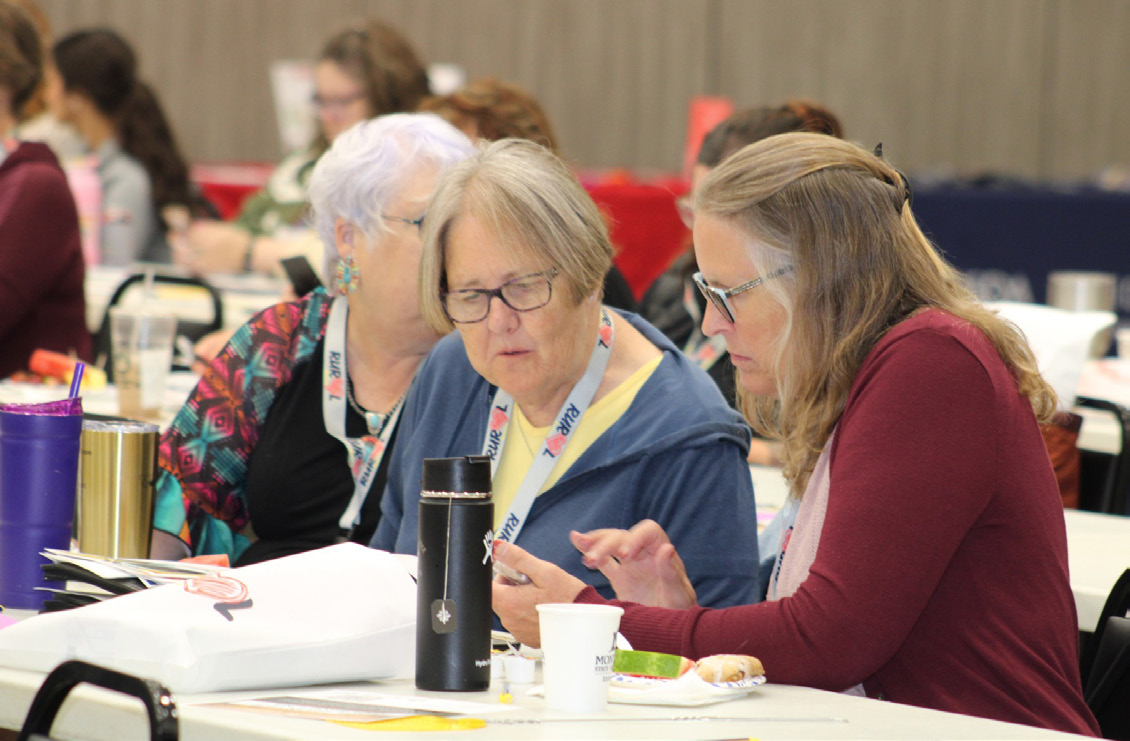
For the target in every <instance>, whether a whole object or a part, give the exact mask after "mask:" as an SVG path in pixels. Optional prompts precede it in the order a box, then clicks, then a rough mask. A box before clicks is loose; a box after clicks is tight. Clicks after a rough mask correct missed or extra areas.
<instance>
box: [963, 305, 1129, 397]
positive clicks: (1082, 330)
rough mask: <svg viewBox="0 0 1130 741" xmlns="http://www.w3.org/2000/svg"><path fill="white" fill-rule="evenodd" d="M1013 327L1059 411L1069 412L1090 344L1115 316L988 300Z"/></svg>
mask: <svg viewBox="0 0 1130 741" xmlns="http://www.w3.org/2000/svg"><path fill="white" fill-rule="evenodd" d="M985 305H986V306H987V307H988V308H990V309H993V310H995V311H996V312H997V313H998V314H999V315H1000V316H1001V318H1003V319H1007V320H1008V321H1010V322H1012V323H1013V324H1015V325H1016V326H1017V327H1019V328H1020V331H1021V332H1023V333H1024V336H1025V337H1026V338H1027V339H1028V345H1029V346H1030V347H1031V348H1032V353H1033V354H1034V355H1035V356H1036V365H1037V367H1038V368H1039V370H1040V375H1042V376H1043V377H1044V380H1046V381H1047V382H1048V383H1050V384H1051V386H1052V388H1054V389H1055V393H1056V395H1057V396H1059V408H1060V409H1070V408H1071V407H1072V406H1074V403H1075V397H1076V396H1077V395H1078V389H1079V378H1080V376H1081V375H1082V374H1083V365H1084V364H1085V363H1086V362H1087V360H1088V358H1089V355H1090V349H1091V345H1092V344H1093V343H1094V341H1095V337H1096V336H1097V335H1098V334H1099V333H1100V332H1102V331H1104V330H1106V329H1109V328H1110V327H1112V326H1114V323H1115V322H1117V321H1118V316H1117V315H1115V314H1114V313H1113V312H1110V311H1068V310H1066V309H1057V308H1054V307H1051V306H1043V305H1042V304H1022V303H1017V302H1013V301H989V302H986V304H985Z"/></svg>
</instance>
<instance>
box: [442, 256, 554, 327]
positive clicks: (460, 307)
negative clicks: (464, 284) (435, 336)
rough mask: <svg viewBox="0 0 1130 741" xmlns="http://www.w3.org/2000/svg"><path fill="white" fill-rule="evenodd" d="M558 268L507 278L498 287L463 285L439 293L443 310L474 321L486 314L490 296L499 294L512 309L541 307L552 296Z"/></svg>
mask: <svg viewBox="0 0 1130 741" xmlns="http://www.w3.org/2000/svg"><path fill="white" fill-rule="evenodd" d="M557 272H558V271H557V268H550V269H549V270H543V271H542V272H540V273H530V274H529V275H521V276H518V277H517V278H513V279H511V280H508V281H506V282H505V283H503V284H502V285H501V286H499V287H498V288H464V289H461V290H458V291H444V292H443V293H442V294H440V300H441V301H443V311H444V313H445V314H447V318H448V319H450V320H451V321H453V322H455V323H456V324H474V323H475V322H481V321H482V320H484V319H486V318H487V314H489V313H490V300H491V299H492V298H498V299H499V300H501V301H502V303H504V304H506V305H507V306H509V307H510V308H511V309H513V310H514V311H533V310H534V309H540V308H541V307H543V306H545V305H546V304H548V303H549V300H550V299H551V298H553V279H554V278H556V277H557Z"/></svg>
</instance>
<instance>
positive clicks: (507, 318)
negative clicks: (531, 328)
mask: <svg viewBox="0 0 1130 741" xmlns="http://www.w3.org/2000/svg"><path fill="white" fill-rule="evenodd" d="M488 301H489V302H490V303H489V304H487V318H486V319H485V320H484V321H486V323H487V328H488V329H490V331H492V332H495V333H497V334H506V333H508V332H513V331H514V329H515V328H516V327H517V325H518V312H516V311H514V310H513V309H511V308H510V307H509V306H507V305H506V302H505V301H503V300H502V299H501V298H499V297H498V296H491V297H490V298H489V299H488Z"/></svg>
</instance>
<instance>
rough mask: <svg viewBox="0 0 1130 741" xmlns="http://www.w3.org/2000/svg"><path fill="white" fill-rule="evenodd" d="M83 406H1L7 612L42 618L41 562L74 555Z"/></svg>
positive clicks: (0, 584) (1, 587)
mask: <svg viewBox="0 0 1130 741" xmlns="http://www.w3.org/2000/svg"><path fill="white" fill-rule="evenodd" d="M81 439H82V401H81V399H64V400H62V401H56V402H49V403H46V404H2V405H0V605H4V606H5V607H10V608H14V609H21V610H39V609H40V608H42V606H43V602H44V600H45V599H47V598H48V597H49V596H50V594H49V593H48V592H43V591H36V587H43V586H55V587H58V586H61V585H60V584H58V583H52V582H45V581H44V579H43V570H42V569H41V566H42V565H43V564H45V563H48V561H47V560H46V559H45V558H43V557H42V556H40V555H39V553H40V551H42V550H44V549H46V548H58V549H62V550H67V549H68V548H70V544H71V530H72V527H73V523H74V516H75V489H76V486H77V483H78V459H79V443H80V441H81Z"/></svg>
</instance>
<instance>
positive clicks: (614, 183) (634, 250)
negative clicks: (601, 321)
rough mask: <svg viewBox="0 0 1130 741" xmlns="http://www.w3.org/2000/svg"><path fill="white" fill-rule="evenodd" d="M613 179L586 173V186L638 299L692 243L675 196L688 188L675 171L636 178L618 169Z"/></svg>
mask: <svg viewBox="0 0 1130 741" xmlns="http://www.w3.org/2000/svg"><path fill="white" fill-rule="evenodd" d="M614 175H615V176H614V177H612V178H610V180H611V182H609V180H606V179H603V178H602V179H600V180H598V181H593V180H592V179H590V178H585V177H582V182H584V183H585V188H586V189H587V190H588V192H589V195H590V196H592V199H593V201H595V202H596V205H597V206H599V207H600V210H601V211H603V212H604V214H605V217H606V218H607V220H608V228H609V233H610V234H609V236H610V237H611V238H612V244H613V246H615V248H616V258H615V262H616V267H618V268H620V272H621V273H623V274H624V278H625V279H626V280H627V281H628V285H629V286H631V288H632V293H633V294H634V295H635V297H636V300H637V301H638V300H639V299H640V298H642V297H643V294H644V292H645V291H646V290H647V289H648V287H649V286H651V284H652V282H653V281H654V280H655V279H656V278H658V277H659V275H660V273H662V272H663V271H664V270H666V269H667V266H668V265H670V264H671V262H672V260H674V259H675V258H676V257H677V256H678V255H679V254H681V253H682V251H683V250H684V249H685V248H686V246H687V244H688V243H689V239H690V235H689V233H688V232H687V228H686V226H684V225H683V220H682V219H681V218H680V217H679V211H678V209H677V208H676V207H675V199H676V198H678V197H679V196H681V195H683V194H685V193H686V192H687V184H686V182H684V181H683V180H682V179H680V178H677V177H665V178H660V179H655V180H652V181H650V182H646V183H641V182H634V181H633V179H632V178H631V177H624V173H623V172H622V171H616V172H615V173H614Z"/></svg>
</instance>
